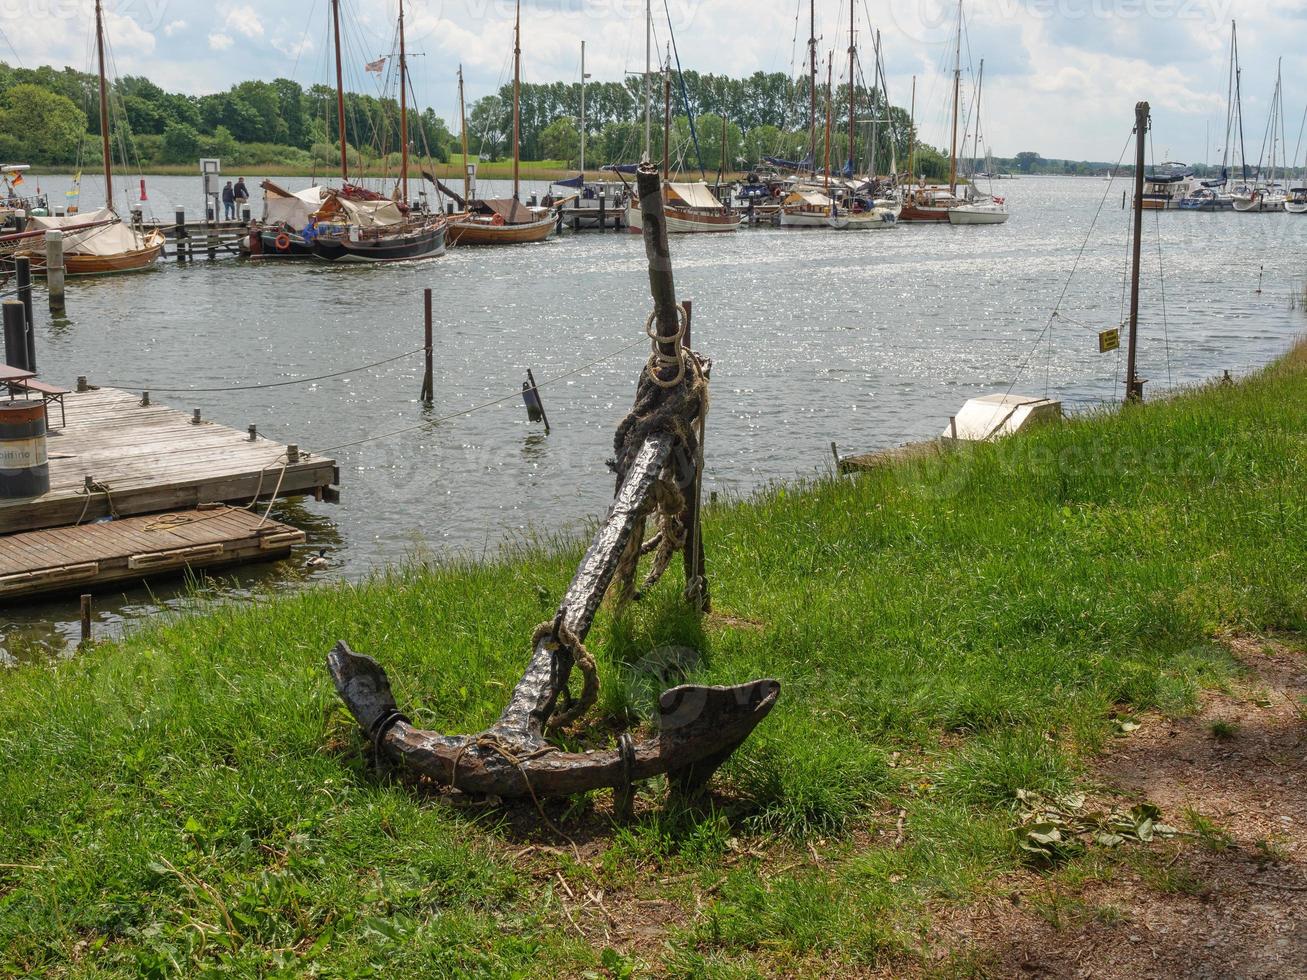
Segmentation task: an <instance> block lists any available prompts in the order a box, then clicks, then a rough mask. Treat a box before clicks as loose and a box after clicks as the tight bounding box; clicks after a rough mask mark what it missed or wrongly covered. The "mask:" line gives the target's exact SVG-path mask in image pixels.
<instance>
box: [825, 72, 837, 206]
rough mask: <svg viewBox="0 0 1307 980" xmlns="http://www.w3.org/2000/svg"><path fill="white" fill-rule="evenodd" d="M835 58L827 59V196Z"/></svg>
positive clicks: (828, 189)
mask: <svg viewBox="0 0 1307 980" xmlns="http://www.w3.org/2000/svg"><path fill="white" fill-rule="evenodd" d="M834 72H835V56H834V55H833V54H832V55H830V56H829V57H827V59H826V161H825V169H826V196H827V197H829V196H830V135H831V124H832V122H833V121H834V119H833V113H834V102H835V100H834V98H832V93H831V83H832V82H833V81H834Z"/></svg>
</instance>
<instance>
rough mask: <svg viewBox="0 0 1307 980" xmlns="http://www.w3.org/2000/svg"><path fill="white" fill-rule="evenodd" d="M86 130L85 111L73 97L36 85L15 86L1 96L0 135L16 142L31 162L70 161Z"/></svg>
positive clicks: (75, 157) (74, 157) (74, 155)
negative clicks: (74, 102)
mask: <svg viewBox="0 0 1307 980" xmlns="http://www.w3.org/2000/svg"><path fill="white" fill-rule="evenodd" d="M85 133H86V113H84V112H82V110H81V109H79V108H77V106H76V105H74V104H73V102H72V100H70V99H69V98H67V97H66V96H63V95H59V94H57V93H55V92H50V91H47V90H46V89H43V88H40V87H39V86H37V85H30V84H26V85H15V86H14V87H13V88H11V89H9V90H8V91H7V92H5V93H4V95H3V96H0V134H3V135H7V136H10V137H12V138H14V139H16V140H18V141H20V143H21V145H22V146H23V147H24V148H25V152H26V153H28V154H30V158H31V162H32V163H72V162H74V161H75V160H76V159H77V151H78V148H79V147H80V145H81V142H82V137H83V135H84V134H85Z"/></svg>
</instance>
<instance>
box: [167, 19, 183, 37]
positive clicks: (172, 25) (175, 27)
mask: <svg viewBox="0 0 1307 980" xmlns="http://www.w3.org/2000/svg"><path fill="white" fill-rule="evenodd" d="M184 30H186V21H184V20H174V21H170V22H169V23H167V24H165V25H164V28H163V36H164V37H172V36H173V35H174V34H176V33H177V32H178V31H184Z"/></svg>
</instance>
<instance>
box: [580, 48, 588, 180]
mask: <svg viewBox="0 0 1307 980" xmlns="http://www.w3.org/2000/svg"><path fill="white" fill-rule="evenodd" d="M589 77H590V76H589V75H587V74H586V73H585V42H584V41H582V42H581V185H582V186H585V80H586V79H587V78H589Z"/></svg>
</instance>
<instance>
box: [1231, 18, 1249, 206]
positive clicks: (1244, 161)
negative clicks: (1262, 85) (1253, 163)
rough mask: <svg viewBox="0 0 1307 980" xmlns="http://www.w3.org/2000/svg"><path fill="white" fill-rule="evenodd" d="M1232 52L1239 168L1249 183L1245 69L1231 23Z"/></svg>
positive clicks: (1236, 26) (1236, 36) (1236, 34)
mask: <svg viewBox="0 0 1307 980" xmlns="http://www.w3.org/2000/svg"><path fill="white" fill-rule="evenodd" d="M1230 50H1231V51H1232V52H1233V54H1232V57H1233V58H1234V105H1235V110H1236V111H1237V112H1238V114H1239V168H1240V170H1242V171H1243V179H1244V183H1245V184H1246V183H1247V182H1248V150H1247V147H1246V146H1245V145H1244V141H1243V91H1242V89H1243V69H1242V68H1240V67H1239V32H1238V25H1237V24H1236V23H1235V22H1234V21H1230Z"/></svg>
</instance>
